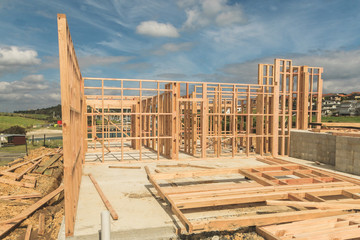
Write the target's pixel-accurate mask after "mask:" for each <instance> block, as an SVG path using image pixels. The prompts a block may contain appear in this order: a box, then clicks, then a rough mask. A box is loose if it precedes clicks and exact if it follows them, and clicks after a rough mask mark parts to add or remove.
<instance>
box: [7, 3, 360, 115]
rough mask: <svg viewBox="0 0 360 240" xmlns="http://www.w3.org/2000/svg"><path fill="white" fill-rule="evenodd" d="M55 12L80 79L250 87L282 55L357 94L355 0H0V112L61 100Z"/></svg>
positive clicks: (358, 8)
mask: <svg viewBox="0 0 360 240" xmlns="http://www.w3.org/2000/svg"><path fill="white" fill-rule="evenodd" d="M57 13H64V14H66V16H67V19H68V22H69V26H70V31H71V35H72V38H73V41H74V44H75V50H76V53H77V56H78V60H79V64H80V67H81V71H82V75H83V76H86V77H116V78H145V79H167V80H181V81H187V80H189V81H216V82H219V81H223V82H241V83H255V82H256V77H257V64H258V63H272V62H273V59H274V58H289V59H293V64H294V65H309V66H316V67H324V92H325V93H329V92H346V93H348V92H352V91H360V77H359V76H360V1H357V0H347V1H344V0H339V1H333V0H322V1H320V0H304V1H295V0H282V1H280V0H274V1H269V0H239V1H236V0H151V1H150V0H132V1H130V0H101V1H96V0H81V1H78V0H61V1H60V0H31V1H28V0H1V1H0V111H14V110H26V109H35V108H40V107H47V106H52V105H56V104H58V103H60V87H59V86H60V84H59V66H58V65H59V63H58V41H57V22H56V21H57V20H56V14H57Z"/></svg>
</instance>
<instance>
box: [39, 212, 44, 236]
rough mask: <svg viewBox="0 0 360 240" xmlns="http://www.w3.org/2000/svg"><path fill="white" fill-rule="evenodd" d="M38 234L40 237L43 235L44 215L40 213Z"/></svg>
mask: <svg viewBox="0 0 360 240" xmlns="http://www.w3.org/2000/svg"><path fill="white" fill-rule="evenodd" d="M38 234H39V235H40V236H42V235H44V234H45V214H44V213H40V214H39V228H38Z"/></svg>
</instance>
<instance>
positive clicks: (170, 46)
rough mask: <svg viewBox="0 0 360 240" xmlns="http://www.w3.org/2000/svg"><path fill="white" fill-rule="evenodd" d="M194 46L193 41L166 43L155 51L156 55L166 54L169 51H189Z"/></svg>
mask: <svg viewBox="0 0 360 240" xmlns="http://www.w3.org/2000/svg"><path fill="white" fill-rule="evenodd" d="M192 47H193V43H191V42H184V43H166V44H164V45H162V46H161V47H160V48H159V49H157V50H155V51H153V52H152V53H153V54H155V55H165V54H167V53H169V52H178V51H187V50H190V49H191V48H192Z"/></svg>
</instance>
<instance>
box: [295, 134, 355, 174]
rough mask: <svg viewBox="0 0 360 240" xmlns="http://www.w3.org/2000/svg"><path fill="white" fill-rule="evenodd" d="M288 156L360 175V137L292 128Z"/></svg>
mask: <svg viewBox="0 0 360 240" xmlns="http://www.w3.org/2000/svg"><path fill="white" fill-rule="evenodd" d="M290 135H291V138H290V154H289V156H290V157H295V158H301V159H306V160H311V161H319V162H321V163H325V164H330V165H333V166H335V169H336V170H339V171H342V172H347V173H352V174H357V175H360V138H359V137H345V136H333V135H331V134H329V133H314V132H309V131H306V130H293V131H291V133H290Z"/></svg>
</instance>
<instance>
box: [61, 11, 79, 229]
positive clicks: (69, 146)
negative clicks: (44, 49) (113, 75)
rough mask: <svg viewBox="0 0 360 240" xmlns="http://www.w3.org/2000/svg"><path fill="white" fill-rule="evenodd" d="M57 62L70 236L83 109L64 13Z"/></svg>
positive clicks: (77, 191)
mask: <svg viewBox="0 0 360 240" xmlns="http://www.w3.org/2000/svg"><path fill="white" fill-rule="evenodd" d="M57 21H58V37H59V63H60V80H61V111H62V122H63V126H62V131H63V155H64V184H65V190H64V195H65V228H66V229H65V233H66V236H69V235H72V234H73V233H74V223H75V217H76V208H77V202H78V199H79V189H80V182H81V175H82V163H83V162H84V159H85V152H86V145H85V144H84V143H85V142H84V135H85V134H84V133H85V118H84V114H83V112H84V111H85V110H86V108H85V104H84V83H83V79H82V77H81V72H80V68H79V64H78V61H77V58H76V54H75V50H74V46H73V43H72V40H71V35H70V31H69V26H68V24H67V21H66V16H65V15H64V14H58V16H57Z"/></svg>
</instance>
